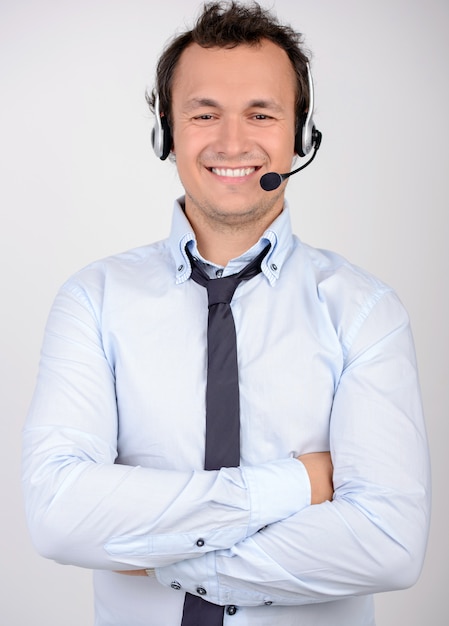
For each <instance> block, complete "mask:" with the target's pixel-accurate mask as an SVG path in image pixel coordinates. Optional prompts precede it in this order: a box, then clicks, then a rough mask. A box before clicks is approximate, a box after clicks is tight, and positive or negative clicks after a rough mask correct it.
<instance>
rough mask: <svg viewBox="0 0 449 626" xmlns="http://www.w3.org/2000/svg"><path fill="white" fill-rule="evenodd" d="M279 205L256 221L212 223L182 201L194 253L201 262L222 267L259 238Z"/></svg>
mask: <svg viewBox="0 0 449 626" xmlns="http://www.w3.org/2000/svg"><path fill="white" fill-rule="evenodd" d="M282 208H283V203H281V204H278V205H277V206H276V207H272V209H273V210H271V211H268V212H267V213H265V214H264V216H263V217H262V216H260V215H259V216H258V219H241V218H238V217H237V216H234V218H230V217H229V216H228V218H227V219H224V220H223V219H222V220H213V219H208V218H207V217H205V215H204V213H202V212H201V211H197V210H196V207H195V206H194V205H192V204H191V203H189V202H188V200H187V198H186V205H185V213H186V216H187V219H188V220H189V222H190V224H191V226H192V228H193V230H194V232H195V235H196V241H197V246H198V251H199V252H200V254H201V256H202V257H203V258H204V259H207V260H208V261H210V262H212V263H216V264H217V265H222V266H225V265H227V263H228V262H229V261H230V260H231V259H235V258H237V257H239V256H240V255H241V254H243V253H244V252H246V251H247V250H249V249H250V248H251V247H252V246H254V244H256V243H257V242H258V241H259V239H260V238H261V237H262V235H263V233H264V232H265V231H266V229H267V228H268V227H269V226H270V224H272V222H273V221H274V220H275V219H276V217H277V216H278V215H279V214H280V213H281V211H282Z"/></svg>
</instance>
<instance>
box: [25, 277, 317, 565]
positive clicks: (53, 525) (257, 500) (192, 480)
mask: <svg viewBox="0 0 449 626" xmlns="http://www.w3.org/2000/svg"><path fill="white" fill-rule="evenodd" d="M118 428H119V419H118V415H117V401H116V395H115V380H114V371H113V368H112V367H111V365H110V363H109V362H108V359H107V358H106V356H105V353H104V350H103V346H102V335H101V323H100V321H99V319H98V315H97V313H96V311H95V310H94V309H93V308H92V307H91V305H90V303H89V299H88V298H87V297H86V295H85V294H84V293H83V290H82V289H80V288H79V287H74V286H73V285H71V286H69V285H68V286H65V287H64V288H63V289H62V290H61V292H60V293H59V295H58V296H57V298H56V300H55V303H54V306H53V308H52V311H51V313H50V316H49V320H48V324H47V328H46V332H45V338H44V343H43V348H42V356H41V363H40V368H39V376H38V382H37V386H36V390H35V394H34V397H33V401H32V404H31V407H30V411H29V415H28V418H27V422H26V425H25V428H24V433H23V486H24V494H25V503H26V513H27V519H28V524H29V528H30V532H31V536H32V539H33V541H34V543H35V546H36V548H37V549H38V551H39V552H40V553H41V554H43V555H44V556H46V557H48V558H52V559H54V560H56V561H59V562H61V563H69V564H73V565H79V566H83V567H89V568H98V569H133V568H141V567H154V566H157V565H167V564H170V563H173V562H177V561H180V560H182V559H189V558H193V557H198V556H200V555H202V554H204V553H206V552H208V551H214V550H219V549H225V548H230V547H232V546H233V545H235V544H238V543H239V542H240V541H242V540H243V539H244V538H245V537H247V536H251V535H253V534H254V533H255V532H256V531H258V530H259V529H260V528H262V527H264V526H266V525H267V524H271V523H273V522H275V521H277V520H280V519H284V518H286V517H289V516H290V515H292V514H294V513H296V512H298V511H299V510H301V508H303V507H304V506H306V505H307V504H308V503H309V502H310V483H309V480H308V476H307V473H306V471H305V468H304V467H303V465H302V464H301V463H300V462H298V461H296V460H295V459H290V458H286V459H281V460H279V461H274V462H271V463H267V464H265V465H263V466H262V465H261V466H259V467H252V468H246V469H245V468H227V469H222V470H220V471H216V472H206V471H171V470H163V469H152V468H148V467H131V466H126V465H121V464H118V463H116V460H117V437H118ZM267 493H269V494H270V497H269V498H268V499H267V497H266V495H267ZM211 509H213V510H214V515H211V514H210V511H211Z"/></svg>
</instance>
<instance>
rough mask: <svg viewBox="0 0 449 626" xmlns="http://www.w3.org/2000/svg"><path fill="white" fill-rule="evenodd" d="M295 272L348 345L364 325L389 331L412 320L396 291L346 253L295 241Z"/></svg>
mask: <svg viewBox="0 0 449 626" xmlns="http://www.w3.org/2000/svg"><path fill="white" fill-rule="evenodd" d="M296 244H297V245H296V246H295V250H294V254H293V258H294V259H295V261H294V266H295V272H297V273H298V276H299V277H300V282H301V283H302V284H306V285H307V291H308V294H309V297H310V298H312V299H314V301H315V303H316V304H317V305H318V306H319V308H320V309H321V310H323V309H324V310H325V311H326V316H327V317H328V319H330V320H331V322H332V325H333V327H334V328H335V330H336V332H337V334H338V335H339V337H340V341H341V343H342V344H343V345H344V346H346V348H349V345H350V344H352V342H353V341H354V339H355V337H356V336H357V335H358V334H359V333H360V331H361V329H362V328H364V329H368V328H370V329H371V331H372V334H376V333H377V332H378V333H380V334H388V332H391V331H392V329H393V328H398V327H405V326H407V325H408V324H409V319H408V314H407V311H406V310H405V308H404V306H403V304H402V302H401V300H400V299H399V297H398V295H397V293H396V291H395V290H394V289H393V288H392V287H391V286H390V285H388V284H386V283H385V282H384V281H382V280H381V279H379V278H378V277H376V276H375V275H373V274H372V273H371V272H369V271H367V270H365V269H363V268H361V267H359V266H357V265H355V264H353V263H351V262H350V261H348V260H347V259H346V258H345V257H344V256H342V255H340V254H337V253H335V252H332V251H330V250H324V249H319V248H313V247H312V246H309V245H307V244H303V243H302V242H300V241H299V240H297V241H296Z"/></svg>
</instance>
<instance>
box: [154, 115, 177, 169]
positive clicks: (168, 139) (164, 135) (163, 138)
mask: <svg viewBox="0 0 449 626" xmlns="http://www.w3.org/2000/svg"><path fill="white" fill-rule="evenodd" d="M158 121H159V123H158V122H157V121H156V123H155V125H154V127H153V130H152V132H151V143H152V144H153V150H154V152H155V153H156V156H157V157H159V158H160V159H161V161H165V159H166V158H167V157H168V155H169V154H170V151H171V149H172V145H173V139H172V136H171V131H170V126H169V124H168V122H167V118H166V117H165V115H163V116H162V117H159V118H158Z"/></svg>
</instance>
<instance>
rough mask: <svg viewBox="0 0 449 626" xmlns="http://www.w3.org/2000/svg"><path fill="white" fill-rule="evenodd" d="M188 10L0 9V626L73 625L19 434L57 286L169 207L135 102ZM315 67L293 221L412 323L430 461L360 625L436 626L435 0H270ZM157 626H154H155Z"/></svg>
mask: <svg viewBox="0 0 449 626" xmlns="http://www.w3.org/2000/svg"><path fill="white" fill-rule="evenodd" d="M198 6H199V3H197V2H196V1H192V0H167V1H165V2H150V1H148V0H122V1H119V0H66V1H63V0H35V1H32V0H0V46H1V51H0V76H1V88H2V95H1V98H0V137H1V139H0V152H1V155H0V172H1V177H2V181H1V184H0V207H1V212H2V213H1V229H0V237H1V244H0V255H1V260H0V268H1V292H2V306H1V309H0V311H1V312H0V315H1V339H0V341H1V361H0V368H1V371H0V384H1V433H0V434H1V441H2V454H1V464H2V467H1V472H0V481H1V484H0V487H1V493H2V494H3V504H2V515H1V518H0V519H1V522H0V523H1V533H0V538H1V546H0V550H1V556H2V566H1V580H0V583H1V589H2V593H1V595H2V601H1V604H0V618H1V622H2V623H3V624H8V626H15V625H18V626H22V625H26V624H30V623H33V624H38V625H40V624H45V625H46V626H61V624H64V626H72V625H73V626H75V625H77V626H80V625H83V626H84V625H89V624H92V614H93V611H92V592H91V588H90V578H91V575H90V572H88V571H83V570H81V569H76V568H72V567H63V566H60V565H57V564H55V563H52V562H49V561H46V560H44V559H42V558H41V557H39V556H38V555H37V554H35V552H34V550H33V548H32V546H31V544H30V540H29V538H28V534H27V530H26V526H25V521H24V516H23V505H22V495H21V488H20V433H21V428H22V424H23V420H24V417H25V414H26V411H27V407H28V404H29V401H30V397H31V394H32V391H33V387H34V382H35V376H36V371H37V365H38V358H39V350H40V344H41V340H42V333H43V328H44V324H45V320H46V317H47V313H48V310H49V307H50V305H51V302H52V299H53V297H54V295H55V292H56V290H57V288H58V287H59V285H60V284H61V283H62V282H63V281H64V280H65V279H66V278H67V277H68V276H69V275H70V274H71V273H73V272H74V271H76V270H77V269H79V268H80V267H82V266H83V265H85V264H87V263H88V262H90V261H92V260H94V259H97V258H100V257H102V256H105V255H108V254H112V253H115V252H119V251H122V250H125V249H127V248H130V247H134V246H139V245H142V244H145V243H147V242H150V241H154V240H156V239H159V238H162V237H164V236H165V235H166V234H167V232H168V228H169V221H170V213H171V204H172V200H173V198H174V197H175V196H177V195H179V194H180V193H181V187H180V184H179V182H178V180H177V176H176V171H175V169H174V166H173V165H172V164H170V163H167V162H165V163H162V162H159V161H158V160H156V158H155V157H154V156H153V155H152V151H151V148H150V129H151V126H152V122H151V116H150V114H149V113H148V112H147V110H146V106H145V103H144V97H143V94H144V90H145V88H146V87H147V86H151V85H152V80H153V71H154V64H155V60H156V58H157V56H158V54H159V52H160V51H161V49H162V47H163V45H164V43H165V42H166V40H167V39H168V38H169V37H170V36H171V34H172V33H173V32H174V30H175V29H177V28H178V27H180V28H183V26H184V25H185V24H188V25H189V24H190V23H191V21H192V19H193V16H194V15H196V13H197V9H198ZM265 6H273V7H274V9H275V11H276V12H277V13H278V14H279V16H280V17H281V18H282V19H284V20H286V21H290V22H291V23H292V24H293V25H294V26H295V27H296V28H297V29H299V30H301V31H302V32H303V33H305V35H306V44H307V45H308V46H309V47H310V48H311V49H312V51H313V53H314V59H313V65H312V68H313V75H314V79H315V88H316V99H317V107H316V115H315V121H316V123H317V125H318V126H319V128H320V129H321V130H322V132H323V135H324V139H323V144H322V147H321V151H320V154H319V155H318V157H317V159H316V161H315V163H314V164H313V166H311V167H310V168H309V169H307V170H305V171H304V172H302V173H301V174H299V175H298V176H296V177H294V178H293V179H291V182H290V184H289V189H288V197H289V200H290V203H291V205H292V214H293V220H294V227H295V230H296V232H297V233H298V234H299V235H300V237H301V238H302V239H303V240H304V241H306V242H308V243H311V244H313V245H315V246H318V247H325V248H330V249H333V250H336V251H338V252H340V253H342V254H343V255H345V256H346V257H348V258H349V259H350V260H351V261H352V262H354V263H356V264H358V265H361V266H363V267H365V268H366V269H368V270H370V271H372V272H373V273H375V274H376V275H378V276H379V277H381V278H382V279H383V280H385V281H386V282H387V283H389V284H391V285H392V286H394V287H395V288H396V290H397V291H398V293H399V295H400V297H401V299H402V300H403V302H404V304H405V305H406V307H407V309H408V311H409V313H410V316H411V320H412V325H413V329H414V335H415V341H416V348H417V353H418V360H419V364H420V375H421V382H422V391H423V399H424V406H425V411H426V416H427V424H428V432H429V438H430V444H431V451H432V460H433V485H434V487H433V490H434V505H433V522H432V532H431V538H430V544H429V549H428V555H427V559H426V563H425V567H424V571H423V574H422V577H421V579H420V581H419V582H418V584H417V585H416V586H415V587H414V588H413V589H411V590H407V591H401V592H396V593H388V594H382V595H380V596H378V599H377V621H378V625H379V626H393V625H397V624H407V625H408V626H418V625H419V626H421V625H422V624H423V623H429V624H432V625H433V626H434V625H440V624H441V625H443V624H447V615H446V614H447V610H446V603H447V598H446V597H445V594H446V593H447V587H448V582H449V580H448V575H447V571H448V568H447V563H448V561H449V551H448V539H447V534H448V533H447V529H448V528H449V520H448V513H447V508H446V504H445V500H446V497H447V489H446V488H445V487H446V473H447V461H446V459H447V451H446V446H447V442H448V440H449V437H448V425H447V407H448V404H449V402H448V391H447V378H448V365H447V351H448V319H449V311H448V305H447V297H446V295H445V288H446V287H447V270H448V268H449V264H448V253H447V242H446V239H447V234H448V220H447V187H448V178H447V171H448V143H449V142H448V124H447V115H448V111H449V98H448V84H447V76H448V70H447V62H448V52H449V44H448V37H447V30H448V22H449V20H448V17H449V5H448V3H447V1H446V0H414V1H413V0H409V1H406V0H366V1H364V2H362V1H357V0H339V1H334V0H300V1H294V2H293V1H289V0H275V1H274V2H273V3H272V4H270V5H268V4H265ZM161 626H163V625H161Z"/></svg>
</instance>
